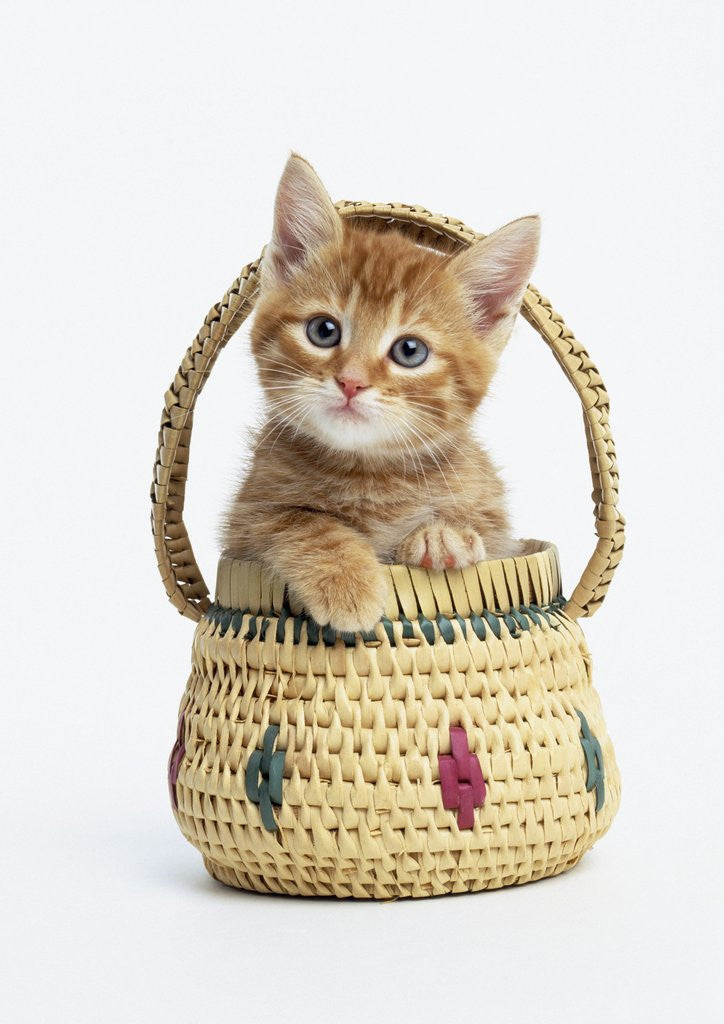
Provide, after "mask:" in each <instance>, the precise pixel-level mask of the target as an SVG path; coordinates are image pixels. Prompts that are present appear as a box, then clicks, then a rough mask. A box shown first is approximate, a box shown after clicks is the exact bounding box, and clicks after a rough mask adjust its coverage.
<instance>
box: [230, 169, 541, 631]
mask: <svg viewBox="0 0 724 1024" xmlns="http://www.w3.org/2000/svg"><path fill="white" fill-rule="evenodd" d="M539 234H540V224H539V220H538V218H537V217H525V218H523V219H521V220H517V221H513V222H512V223H511V224H508V225H506V226H505V227H503V228H500V229H499V230H498V231H496V232H495V233H494V234H492V235H489V236H488V237H487V238H486V239H485V240H484V241H481V242H478V243H476V244H475V245H474V246H472V247H470V248H469V249H466V250H464V251H462V252H460V253H457V254H455V255H453V256H445V255H441V254H439V253H437V252H434V251H432V250H430V249H427V248H424V247H421V246H419V245H416V244H415V243H413V242H412V241H410V240H409V239H407V238H405V237H404V236H403V235H402V234H401V233H400V232H398V231H395V230H393V229H391V230H385V231H379V230H375V229H373V228H369V227H368V228H365V227H362V226H358V225H353V224H350V223H349V222H348V221H343V219H342V218H341V217H340V216H339V214H338V213H337V211H336V210H335V208H334V205H333V203H332V200H331V199H330V198H329V196H328V195H327V193H326V191H325V189H324V186H323V185H322V183H321V182H320V180H319V178H318V177H317V175H316V173H315V172H314V170H313V169H312V167H311V166H310V165H309V164H308V163H307V162H306V161H305V160H303V159H302V158H301V157H299V156H296V155H293V156H292V157H291V158H290V159H289V162H288V163H287V165H286V168H285V170H284V173H283V175H282V178H281V181H280V183H279V189H278V192H277V197H276V204H275V213H274V229H273V234H272V238H271V241H270V243H269V245H268V247H267V250H266V253H265V255H264V260H263V263H262V267H261V282H260V295H259V299H258V302H257V306H256V313H255V317H254V323H253V327H252V331H251V345H252V351H253V353H254V356H255V358H256V361H257V364H258V368H259V377H260V379H261V383H262V386H263V388H264V391H265V394H266V400H267V421H266V423H265V425H264V428H263V430H262V431H261V432H260V434H259V435H258V437H257V439H256V441H255V446H254V457H253V463H252V465H251V469H250V472H249V473H248V475H247V477H246V479H245V480H244V482H243V485H242V487H241V489H240V491H239V493H238V495H237V496H236V498H235V500H234V502H233V504H232V506H231V508H230V509H229V512H228V514H227V516H226V522H225V525H224V546H225V549H226V551H227V552H228V553H230V554H233V555H235V556H238V557H241V558H250V559H257V560H258V561H260V562H263V563H264V564H266V565H267V566H268V567H270V568H271V569H272V570H273V571H274V572H275V573H276V574H277V575H278V576H279V577H281V578H282V579H284V580H285V581H286V582H287V584H288V587H289V590H290V593H292V595H293V596H294V597H295V598H297V599H298V600H300V601H301V602H302V603H303V605H304V607H305V609H306V610H307V612H308V613H309V614H310V615H311V616H312V617H313V618H314V619H315V620H316V621H317V622H318V623H320V625H326V624H330V625H331V626H333V627H334V628H335V629H338V630H344V631H355V630H360V629H362V630H366V629H371V628H372V626H373V625H374V624H375V623H376V622H377V621H378V619H379V618H380V615H381V614H382V612H383V607H384V603H385V582H384V576H383V574H382V571H381V569H380V566H379V562H380V561H382V562H401V563H405V564H408V565H422V566H426V567H428V568H434V569H442V568H451V567H454V566H459V567H463V566H466V565H470V564H472V563H474V562H476V561H479V560H480V559H484V558H486V557H493V558H495V557H502V556H504V555H510V554H515V553H517V550H518V544H517V542H516V541H513V540H512V539H511V537H510V535H509V525H508V515H507V512H506V508H505V502H504V493H503V485H502V483H501V480H500V478H499V477H498V474H497V472H496V470H495V467H494V466H493V465H492V463H491V461H490V459H489V457H488V455H487V453H486V452H485V451H484V450H483V449H482V448H481V447H480V445H479V444H478V442H477V441H476V440H475V439H474V437H473V434H472V428H471V421H472V417H473V414H474V413H475V410H476V408H477V406H478V405H479V403H480V401H481V400H482V398H483V397H484V396H485V394H486V392H487V390H488V385H489V383H490V380H491V377H492V376H493V373H494V371H495V367H496V363H497V360H498V357H499V355H500V353H501V351H502V349H503V346H504V345H505V343H506V341H507V340H508V338H509V336H510V333H511V330H512V328H513V322H514V320H515V316H516V314H517V312H518V309H519V307H520V303H521V300H522V296H523V292H524V290H525V287H526V283H527V281H528V279H529V277H530V274H531V271H532V269H533V265H534V262H535V257H536V253H537V248H538V239H539Z"/></svg>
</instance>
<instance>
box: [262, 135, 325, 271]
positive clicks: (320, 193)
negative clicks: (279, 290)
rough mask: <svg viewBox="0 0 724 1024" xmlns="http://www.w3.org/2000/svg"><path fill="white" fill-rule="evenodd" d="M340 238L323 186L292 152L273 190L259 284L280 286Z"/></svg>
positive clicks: (299, 157)
mask: <svg viewBox="0 0 724 1024" xmlns="http://www.w3.org/2000/svg"><path fill="white" fill-rule="evenodd" d="M341 238H342V220H341V218H340V216H339V214H338V213H337V211H336V209H335V208H334V203H333V202H332V200H331V199H330V198H329V195H328V194H327V192H326V190H325V188H324V185H323V184H322V182H321V181H320V180H319V178H318V177H317V173H316V171H315V170H314V168H313V167H312V166H311V164H308V163H307V161H306V160H304V159H303V157H301V156H298V155H297V154H296V153H293V154H292V155H291V156H290V157H289V159H288V160H287V165H286V167H285V168H284V173H283V174H282V176H281V180H280V182H279V188H278V189H277V196H276V202H275V204H274V229H273V231H272V237H271V241H270V242H269V245H268V246H267V249H266V252H265V254H264V261H263V265H262V284H272V285H273V284H277V285H279V284H284V283H285V282H286V281H288V280H289V277H290V275H291V274H292V273H293V271H294V270H295V269H296V268H297V267H299V266H300V265H301V264H303V263H306V261H307V260H308V258H309V257H310V255H311V254H312V253H314V252H315V251H316V250H317V249H320V248H321V247H322V246H324V245H327V244H329V243H330V242H336V243H339V242H340V241H341Z"/></svg>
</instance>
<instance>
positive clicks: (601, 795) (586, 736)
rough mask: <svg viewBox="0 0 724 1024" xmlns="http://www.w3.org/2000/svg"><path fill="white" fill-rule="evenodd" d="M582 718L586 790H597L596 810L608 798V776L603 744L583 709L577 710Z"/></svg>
mask: <svg viewBox="0 0 724 1024" xmlns="http://www.w3.org/2000/svg"><path fill="white" fill-rule="evenodd" d="M576 714H577V715H578V717H579V718H580V720H581V746H582V747H583V753H584V755H585V758H586V791H587V792H588V793H590V792H591V790H593V789H595V790H596V810H597V811H600V810H601V808H602V807H603V803H604V800H605V799H606V786H605V781H606V777H605V774H604V768H603V751H602V750H601V744H600V743H599V742H598V740H597V739H596V737H595V736H594V735H593V733H592V732H591V729H590V727H589V725H588V722H587V720H586V716H585V715H584V714H583V712H582V711H576Z"/></svg>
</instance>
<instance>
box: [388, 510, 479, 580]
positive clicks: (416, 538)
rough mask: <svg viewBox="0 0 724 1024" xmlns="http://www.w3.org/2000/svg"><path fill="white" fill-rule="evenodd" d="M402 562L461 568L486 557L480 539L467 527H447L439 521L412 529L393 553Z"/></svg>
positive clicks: (430, 567) (427, 566)
mask: <svg viewBox="0 0 724 1024" xmlns="http://www.w3.org/2000/svg"><path fill="white" fill-rule="evenodd" d="M395 557H396V559H397V561H398V562H399V563H400V564H402V565H421V566H423V567H424V568H425V569H464V568H465V566H466V565H474V563H475V562H480V561H482V560H483V559H484V558H485V545H484V544H483V538H482V537H481V536H480V534H479V533H477V532H476V531H475V530H471V529H469V528H468V527H457V526H449V525H448V524H447V523H444V522H442V521H440V520H437V521H435V522H433V523H428V524H427V525H426V526H420V527H418V529H417V530H413V532H412V533H410V534H408V535H407V537H405V539H404V540H403V542H402V543H401V544H400V546H399V547H398V549H397V551H396V552H395Z"/></svg>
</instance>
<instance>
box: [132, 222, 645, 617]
mask: <svg viewBox="0 0 724 1024" xmlns="http://www.w3.org/2000/svg"><path fill="white" fill-rule="evenodd" d="M337 209H338V210H339V212H340V214H341V215H342V216H344V217H352V218H354V219H355V220H356V219H369V220H370V221H371V222H372V224H373V226H375V227H378V226H379V227H383V226H384V225H385V224H389V223H391V222H393V223H394V224H395V226H396V227H397V228H398V229H399V230H401V231H404V233H405V234H406V235H408V237H410V238H412V240H413V241H416V242H419V243H420V244H424V245H430V246H432V247H434V248H436V249H438V250H439V251H441V252H454V251H455V250H457V249H459V248H460V247H461V246H465V245H472V244H473V243H474V242H476V241H478V240H479V239H481V238H484V237H485V236H484V235H481V234H478V233H477V232H475V231H473V230H472V229H471V228H469V227H466V225H465V224H463V223H462V221H459V220H454V219H453V218H452V217H442V216H437V215H434V214H431V213H429V212H428V211H427V210H425V209H424V208H423V207H421V206H407V205H405V204H403V203H361V202H340V203H338V204H337ZM260 263H261V257H260V258H259V259H258V260H255V261H254V262H253V263H249V264H247V266H245V267H244V269H243V270H242V271H241V273H240V274H239V276H238V278H237V279H236V280H235V281H234V283H233V284H232V285H231V287H230V288H229V290H228V291H227V293H226V294H225V295H224V297H223V299H222V300H221V301H220V302H218V303H217V304H216V305H215V306H214V307H213V308H212V309H211V310H210V311H209V313H208V315H207V316H206V319H205V320H204V323H203V326H202V327H201V330H200V331H199V333H198V334H197V335H196V337H195V338H194V340H193V342H192V344H191V346H190V348H189V349H188V351H187V352H186V355H185V356H184V358H183V361H182V363H181V366H180V367H179V369H178V371H177V373H176V376H175V377H174V379H173V382H172V384H171V386H170V388H169V389H168V391H167V392H166V395H165V402H164V408H163V413H162V414H161V429H160V431H159V438H158V449H157V452H156V462H155V466H154V475H153V483H152V485H151V504H152V514H151V525H152V529H153V537H154V544H155V548H156V557H157V561H158V568H159V571H160V573H161V579H162V580H163V584H164V587H165V588H166V593H167V594H168V597H169V600H170V601H171V603H172V604H173V605H174V606H175V607H176V608H178V610H179V611H180V612H181V613H182V614H183V615H186V616H187V617H188V618H190V619H193V620H194V621H198V620H199V619H200V618H201V616H202V615H203V613H204V611H205V610H206V609H207V608H208V606H209V603H210V602H209V588H208V587H207V585H206V583H205V581H204V578H203V576H202V574H201V570H200V569H199V567H198V565H197V563H196V559H195V558H194V553H193V550H192V548H191V543H190V541H189V536H188V533H187V532H186V526H185V524H184V520H183V509H184V497H185V491H186V478H187V468H188V462H189V449H190V444H191V430H192V428H193V413H194V407H195V405H196V399H197V398H198V396H199V394H200V393H201V389H202V388H203V386H204V383H205V382H206V378H207V376H208V375H209V373H210V372H211V370H212V368H213V365H214V363H215V362H216V359H217V357H218V355H219V353H220V352H221V350H222V348H223V347H224V346H225V345H226V343H227V341H228V340H229V338H230V337H231V336H232V335H233V334H234V332H235V331H236V330H238V328H239V327H240V326H241V324H242V323H243V322H244V320H246V318H247V316H248V315H249V314H250V313H251V311H252V309H253V306H254V300H255V298H256V294H257V289H258V278H257V272H258V270H259V265H260ZM521 313H522V315H523V316H524V317H525V319H526V320H527V321H528V323H530V324H531V325H532V326H533V327H534V328H535V329H536V331H537V332H538V333H539V334H540V336H541V337H542V338H543V340H544V341H545V342H546V344H547V345H548V347H549V348H550V349H551V351H552V352H553V355H554V356H555V358H556V360H557V361H558V363H559V365H560V366H561V369H562V370H563V372H564V373H565V375H566V377H567V378H568V380H569V381H570V382H571V384H572V385H573V387H574V388H575V390H576V392H577V393H578V395H579V397H580V399H581V404H582V406H583V419H584V426H585V430H586V440H587V443H588V454H589V460H590V464H591V477H592V479H593V501H594V513H595V522H596V535H597V538H598V540H597V544H596V549H595V551H594V553H593V555H592V556H591V559H590V561H589V563H588V565H587V566H586V569H585V570H584V573H583V575H582V577H581V579H580V581H579V583H578V585H577V586H576V588H575V590H574V591H573V594H572V596H571V599H570V601H569V602H568V604H567V606H566V612H567V613H568V614H569V615H571V616H572V617H574V618H577V617H578V616H579V615H593V613H594V612H595V611H596V609H597V608H598V607H599V605H600V604H601V603H602V601H603V599H604V597H605V596H606V591H607V590H608V586H609V583H610V582H611V578H612V576H613V573H614V570H615V568H616V566H617V565H618V563H619V562H620V560H621V554H622V551H623V544H624V530H623V528H624V523H625V520H624V518H623V516H622V515H621V513H620V512H619V511H618V508H617V502H618V468H617V465H616V449H615V446H614V443H613V438H612V437H611V431H610V428H609V422H608V394H607V393H606V389H605V387H604V385H603V381H602V380H601V377H600V375H599V373H598V371H597V369H596V367H595V366H594V364H593V362H592V361H591V359H590V357H589V355H588V353H587V352H586V350H585V349H584V348H583V346H582V345H581V344H580V343H579V342H578V341H576V339H575V337H574V336H573V333H572V332H571V331H570V330H569V329H568V328H567V327H566V325H565V323H564V322H563V318H562V317H561V316H560V315H559V314H558V313H556V312H555V311H554V310H553V309H552V307H551V305H550V303H549V301H548V300H547V299H545V298H543V297H542V296H541V295H540V293H539V292H538V291H536V289H535V288H533V287H532V286H529V287H528V289H527V291H526V293H525V296H524V298H523V305H522V308H521Z"/></svg>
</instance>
